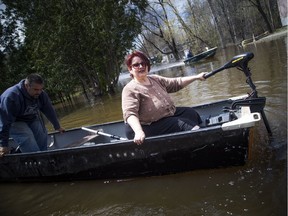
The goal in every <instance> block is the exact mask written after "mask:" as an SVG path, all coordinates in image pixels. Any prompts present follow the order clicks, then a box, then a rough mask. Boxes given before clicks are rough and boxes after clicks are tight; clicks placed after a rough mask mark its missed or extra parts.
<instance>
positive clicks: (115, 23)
mask: <svg viewBox="0 0 288 216" xmlns="http://www.w3.org/2000/svg"><path fill="white" fill-rule="evenodd" d="M3 2H4V3H5V4H6V6H7V8H6V11H10V15H9V14H6V18H10V17H12V14H13V17H15V18H16V19H17V20H18V22H19V21H20V22H23V30H24V33H25V41H24V44H23V46H21V48H19V47H18V49H16V50H17V52H16V53H14V52H6V53H5V54H6V56H9V58H8V59H9V61H7V62H6V63H7V64H6V65H7V66H8V67H10V66H11V65H10V63H12V62H11V60H10V58H14V55H15V56H17V55H19V56H23V57H24V56H25V58H23V59H26V60H27V62H26V64H25V65H22V64H21V62H14V63H16V65H14V66H12V67H13V68H10V69H6V71H7V76H8V77H9V76H10V74H12V71H16V70H18V72H19V73H20V72H21V75H22V74H23V73H28V72H30V71H35V72H37V73H39V74H41V75H43V76H44V78H45V79H46V83H47V84H46V87H47V88H48V90H49V92H51V93H53V94H55V95H57V94H60V93H61V94H65V95H69V94H71V93H73V91H75V90H76V89H78V88H79V86H84V88H86V90H90V91H93V93H94V94H103V93H106V92H107V91H113V90H114V87H115V86H116V84H117V81H118V77H119V74H120V69H121V68H120V65H121V63H122V62H123V59H124V57H125V54H126V53H127V50H129V49H130V48H131V47H132V42H133V40H134V38H135V37H136V36H137V35H138V34H139V33H140V29H141V25H140V24H139V22H138V21H137V19H136V16H138V15H139V14H141V13H143V12H144V9H145V7H146V6H147V2H146V1H145V0H142V1H128V0H119V1H115V0H97V1H86V0H69V1H66V0H49V1H39V0H4V1H3ZM4 27H7V26H4ZM15 29H16V28H14V32H16V31H15ZM11 34H13V33H11ZM11 34H10V35H11ZM7 35H9V34H7ZM7 38H8V37H6V39H7ZM1 45H2V43H1ZM14 48H17V46H14ZM20 65H21V66H22V67H21V68H19V67H18V66H20ZM18 77H19V76H18ZM21 78H22V77H21Z"/></svg>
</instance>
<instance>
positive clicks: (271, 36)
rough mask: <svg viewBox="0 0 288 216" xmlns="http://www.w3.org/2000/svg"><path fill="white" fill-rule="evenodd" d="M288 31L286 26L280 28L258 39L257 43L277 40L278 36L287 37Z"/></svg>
mask: <svg viewBox="0 0 288 216" xmlns="http://www.w3.org/2000/svg"><path fill="white" fill-rule="evenodd" d="M287 32H288V27H287V26H284V27H282V28H280V29H277V30H276V31H275V32H274V33H272V34H269V35H267V36H266V37H263V38H261V39H259V40H257V41H256V43H260V42H265V41H271V40H275V39H277V38H281V37H285V36H286V37H287Z"/></svg>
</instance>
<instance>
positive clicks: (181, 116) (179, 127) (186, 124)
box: [125, 107, 202, 139]
mask: <svg viewBox="0 0 288 216" xmlns="http://www.w3.org/2000/svg"><path fill="white" fill-rule="evenodd" d="M201 122H202V120H201V118H200V116H199V114H198V113H197V112H196V111H195V110H194V109H193V108H191V107H176V112H175V114H174V115H173V116H169V117H165V118H162V119H160V120H158V121H157V122H153V123H152V124H150V125H142V129H143V131H144V133H145V135H146V137H149V136H156V135H161V134H168V133H175V132H180V131H188V130H191V129H192V128H193V127H194V126H195V125H199V124H201ZM125 127H126V128H125V130H126V136H127V138H128V139H133V138H134V135H135V133H134V131H133V130H132V128H131V127H130V125H129V124H125Z"/></svg>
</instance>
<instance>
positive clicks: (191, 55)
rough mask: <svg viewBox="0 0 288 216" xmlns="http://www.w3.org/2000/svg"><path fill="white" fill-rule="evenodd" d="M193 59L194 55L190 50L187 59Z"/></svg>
mask: <svg viewBox="0 0 288 216" xmlns="http://www.w3.org/2000/svg"><path fill="white" fill-rule="evenodd" d="M192 57H193V54H192V52H191V50H190V49H189V50H188V52H187V56H186V58H192Z"/></svg>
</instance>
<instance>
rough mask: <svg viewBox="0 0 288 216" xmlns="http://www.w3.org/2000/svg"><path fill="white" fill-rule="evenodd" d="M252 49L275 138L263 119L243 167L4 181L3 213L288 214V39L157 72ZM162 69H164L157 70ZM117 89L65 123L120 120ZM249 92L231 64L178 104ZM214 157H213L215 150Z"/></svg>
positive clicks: (177, 72)
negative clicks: (121, 176)
mask: <svg viewBox="0 0 288 216" xmlns="http://www.w3.org/2000/svg"><path fill="white" fill-rule="evenodd" d="M247 51H252V52H253V53H254V54H255V57H254V59H253V60H252V61H251V64H250V67H251V69H252V78H253V81H254V83H255V84H256V86H257V89H258V94H259V96H266V97H267V104H266V107H265V112H266V115H267V118H268V120H269V122H270V126H271V129H272V132H273V138H269V137H268V136H267V132H266V129H265V126H264V124H263V122H260V123H259V124H258V125H257V128H255V130H254V140H255V141H254V144H253V146H252V152H251V155H252V159H251V160H250V161H248V162H247V164H246V165H245V166H240V167H231V168H225V169H213V170H198V171H193V172H188V173H182V174H177V175H167V176H161V177H151V178H138V179H133V180H127V181H119V182H117V181H116V182H103V181H88V182H87V181H83V182H64V183H63V182H62V183H45V184H2V185H0V215H3V216H5V215H53V216H60V215H68V216H69V215H73V216H74V215H101V216H102V215H163V216H164V215H165V216H166V215H251V216H258V215H259V216H263V215H275V216H276V215H277V216H278V215H280V216H281V215H286V204H287V198H286V183H287V182H286V148H287V41H286V40H284V39H280V40H276V41H271V42H267V43H261V44H257V46H254V45H251V46H247V47H246V48H245V49H240V48H238V47H231V48H228V49H225V50H222V51H221V50H218V53H217V54H216V56H215V59H213V61H212V62H208V63H205V64H200V65H193V66H184V65H181V64H180V63H179V64H180V66H179V65H178V66H175V67H170V68H169V69H163V70H162V69H161V70H156V69H155V70H154V71H152V72H151V73H158V74H161V75H163V76H169V77H174V76H188V75H191V74H195V73H199V72H202V71H211V70H213V69H216V68H217V67H220V66H221V65H223V64H224V63H225V62H226V61H229V60H230V59H231V58H232V57H233V56H235V55H237V54H240V53H243V52H247ZM158 69H159V68H158ZM129 80H130V79H129V75H128V76H127V75H126V77H125V75H123V77H121V79H120V82H119V92H118V93H117V94H115V95H109V96H107V97H104V98H101V99H97V100H95V101H94V103H92V104H91V103H90V104H87V103H86V102H85V100H83V99H81V98H80V99H79V101H78V102H77V103H76V104H78V105H75V106H76V107H75V108H73V109H72V108H71V109H67V108H66V110H64V109H63V108H62V110H61V108H59V109H58V112H62V113H61V115H63V117H61V123H62V125H63V126H64V127H65V128H72V127H79V126H82V125H89V124H95V123H102V122H108V121H116V120H121V119H122V113H121V88H122V86H123V85H124V84H125V83H127V82H129ZM249 91H250V89H249V87H248V86H247V84H246V83H245V76H244V74H243V73H242V72H241V71H239V70H237V69H229V70H227V71H223V72H220V73H218V74H217V75H215V76H213V77H210V78H209V79H207V80H206V81H205V82H195V83H193V84H191V85H190V86H188V87H186V88H185V89H183V90H181V91H180V92H177V93H174V94H172V97H173V99H174V101H175V104H176V105H183V106H184V105H185V106H186V105H187V106H190V105H196V104H203V103H208V102H211V101H215V100H219V99H223V98H227V97H232V96H236V95H242V94H245V93H247V92H249ZM211 157H213V155H211Z"/></svg>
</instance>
